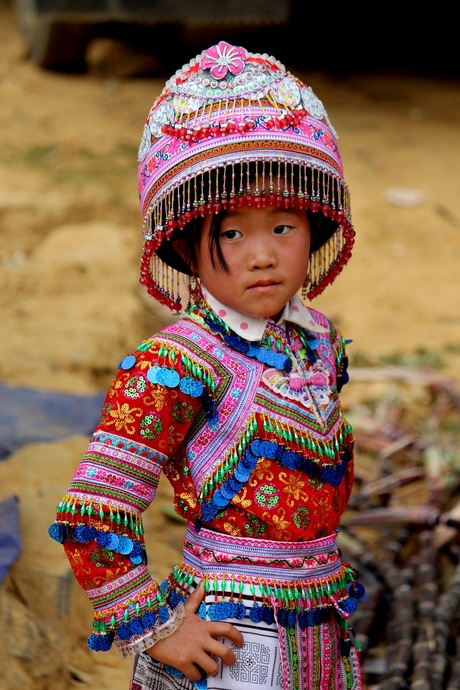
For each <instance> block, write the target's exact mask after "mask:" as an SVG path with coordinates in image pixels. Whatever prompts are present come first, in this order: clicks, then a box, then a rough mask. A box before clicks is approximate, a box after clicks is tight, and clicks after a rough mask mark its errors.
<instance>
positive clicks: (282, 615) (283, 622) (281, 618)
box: [276, 609, 289, 628]
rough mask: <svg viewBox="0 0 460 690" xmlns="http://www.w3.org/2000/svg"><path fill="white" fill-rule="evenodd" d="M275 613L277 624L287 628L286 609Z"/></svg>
mask: <svg viewBox="0 0 460 690" xmlns="http://www.w3.org/2000/svg"><path fill="white" fill-rule="evenodd" d="M276 613H277V616H276V617H277V619H278V623H279V624H280V625H281V627H282V628H287V627H288V613H289V612H288V610H287V609H278V611H277V612H276Z"/></svg>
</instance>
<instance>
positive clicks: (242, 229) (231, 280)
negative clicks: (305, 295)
mask: <svg viewBox="0 0 460 690" xmlns="http://www.w3.org/2000/svg"><path fill="white" fill-rule="evenodd" d="M211 222H212V217H211V216H210V215H208V216H206V217H205V218H204V221H203V229H202V233H201V239H200V243H199V247H198V256H197V266H196V269H197V273H198V275H199V277H200V279H201V281H202V282H203V284H204V285H205V287H206V288H208V290H209V291H210V292H211V294H212V295H213V296H214V297H215V298H216V299H218V300H219V301H220V302H222V303H223V304H225V305H226V306H228V307H230V308H231V309H235V310H236V311H239V312H241V313H243V314H246V315H248V316H255V317H263V318H268V317H271V318H272V319H274V320H277V318H278V317H279V315H280V313H281V312H282V310H283V308H284V306H285V305H286V303H287V302H288V301H289V300H290V299H291V298H292V297H293V296H294V295H295V293H296V292H297V291H298V290H299V289H300V287H301V286H302V284H303V282H304V280H305V278H306V275H307V271H308V261H309V255H310V225H309V222H308V218H307V215H306V213H305V211H293V210H284V209H280V208H276V207H272V206H270V207H268V208H253V207H247V206H246V207H243V208H240V209H237V210H235V211H231V212H228V213H226V214H225V215H224V217H223V219H222V222H221V225H220V232H219V243H220V247H221V250H222V255H223V258H224V260H225V263H226V264H227V266H228V271H226V270H225V269H224V268H223V267H221V266H220V265H218V263H216V262H214V264H215V265H214V264H213V262H212V260H211V258H212V257H211V250H210V242H209V240H210V229H211Z"/></svg>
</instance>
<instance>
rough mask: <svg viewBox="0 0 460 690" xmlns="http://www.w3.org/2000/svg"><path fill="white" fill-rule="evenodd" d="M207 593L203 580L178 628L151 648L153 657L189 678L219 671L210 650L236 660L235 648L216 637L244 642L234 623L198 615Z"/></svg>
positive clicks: (227, 661)
mask: <svg viewBox="0 0 460 690" xmlns="http://www.w3.org/2000/svg"><path fill="white" fill-rule="evenodd" d="M204 596H205V591H204V585H203V584H202V583H200V584H199V586H198V587H197V588H196V590H195V591H194V592H192V594H191V595H190V596H189V598H188V600H187V603H186V604H185V606H184V609H185V617H184V619H183V620H182V623H181V624H180V626H179V627H178V629H177V630H176V631H175V632H173V634H172V635H169V637H165V638H164V639H163V640H159V641H158V642H156V643H155V644H154V645H153V647H150V649H148V650H147V652H148V654H150V656H151V657H153V658H154V659H156V660H157V661H159V662H161V663H163V664H168V665H169V666H173V667H174V668H177V669H179V671H182V673H184V675H186V676H187V678H188V679H189V680H199V679H200V678H201V675H202V671H204V672H205V673H206V674H208V675H212V674H213V673H215V672H216V671H217V668H218V664H217V662H216V660H215V659H213V658H212V657H211V656H210V654H213V655H214V656H216V657H218V658H219V659H222V661H223V662H224V664H227V665H228V666H231V665H232V664H234V663H235V661H236V657H235V655H234V654H233V652H232V650H231V649H230V648H229V647H227V645H225V644H223V643H222V642H218V641H217V640H216V639H215V638H216V637H226V638H228V639H229V640H230V641H231V642H233V643H234V644H236V645H237V647H242V646H243V636H242V634H241V633H240V631H239V630H237V629H236V628H235V626H234V625H232V624H231V623H224V622H218V623H214V622H212V621H204V620H203V619H202V618H200V617H199V616H197V615H196V612H197V611H198V609H199V607H200V604H201V602H202V601H203V599H204Z"/></svg>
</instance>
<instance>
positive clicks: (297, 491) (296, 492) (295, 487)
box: [278, 472, 308, 508]
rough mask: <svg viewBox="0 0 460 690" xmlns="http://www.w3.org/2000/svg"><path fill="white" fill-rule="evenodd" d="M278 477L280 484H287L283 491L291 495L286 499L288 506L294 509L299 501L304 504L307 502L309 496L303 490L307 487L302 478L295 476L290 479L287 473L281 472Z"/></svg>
mask: <svg viewBox="0 0 460 690" xmlns="http://www.w3.org/2000/svg"><path fill="white" fill-rule="evenodd" d="M278 476H279V480H280V482H282V483H283V484H286V486H285V487H284V489H283V493H285V494H289V496H288V497H287V499H286V503H287V504H288V506H290V507H291V508H292V507H293V506H294V505H295V504H296V502H297V501H299V500H302V501H304V502H306V501H307V499H308V495H307V494H306V493H305V491H302V488H303V487H304V486H305V482H303V481H302V480H301V479H300V477H296V476H293V475H291V476H289V477H288V475H287V474H286V472H280V473H279V475H278Z"/></svg>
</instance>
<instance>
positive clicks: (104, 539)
mask: <svg viewBox="0 0 460 690" xmlns="http://www.w3.org/2000/svg"><path fill="white" fill-rule="evenodd" d="M96 542H97V544H98V546H100V547H102V548H106V547H108V545H109V543H110V535H109V534H108V533H107V532H98V533H97V537H96Z"/></svg>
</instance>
